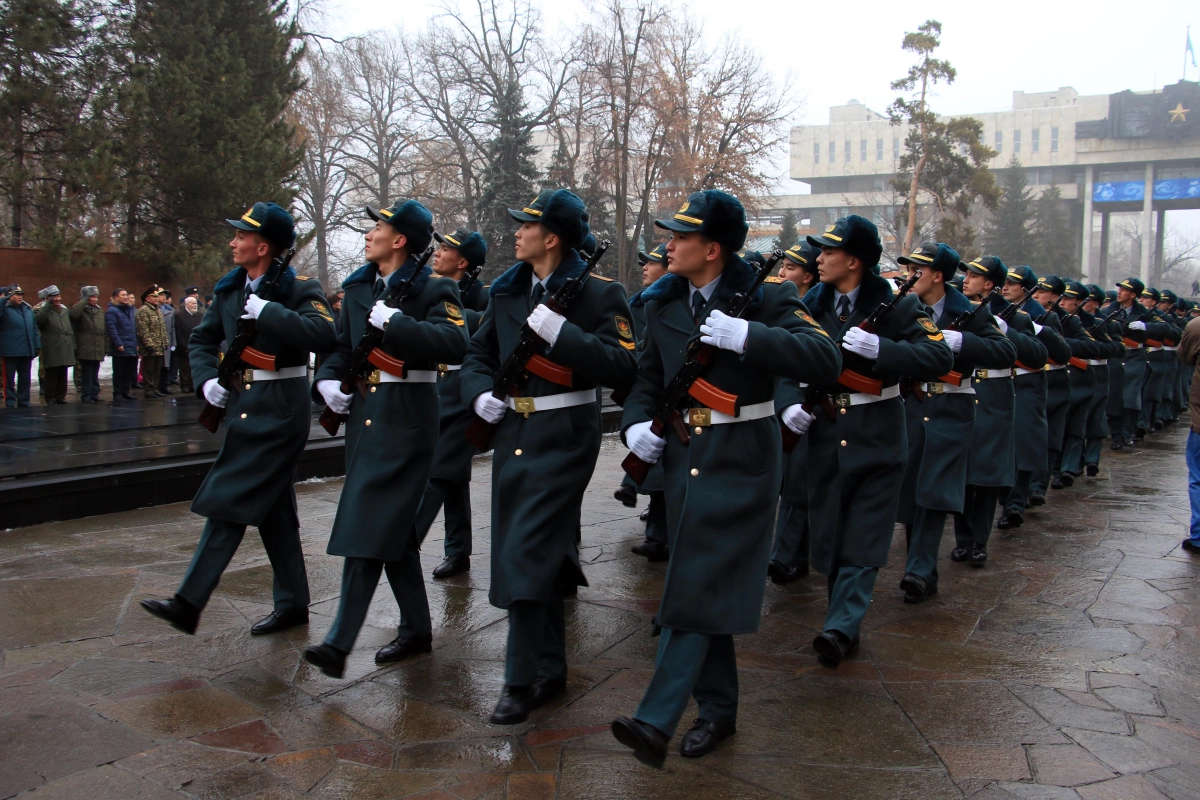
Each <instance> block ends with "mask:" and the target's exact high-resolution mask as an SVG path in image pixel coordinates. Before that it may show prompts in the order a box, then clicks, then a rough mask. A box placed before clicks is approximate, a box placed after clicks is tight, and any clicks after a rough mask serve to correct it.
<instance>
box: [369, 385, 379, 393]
mask: <svg viewBox="0 0 1200 800" xmlns="http://www.w3.org/2000/svg"><path fill="white" fill-rule="evenodd" d="M378 388H379V387H378V386H372V387H371V394H375V390H376V389H378Z"/></svg>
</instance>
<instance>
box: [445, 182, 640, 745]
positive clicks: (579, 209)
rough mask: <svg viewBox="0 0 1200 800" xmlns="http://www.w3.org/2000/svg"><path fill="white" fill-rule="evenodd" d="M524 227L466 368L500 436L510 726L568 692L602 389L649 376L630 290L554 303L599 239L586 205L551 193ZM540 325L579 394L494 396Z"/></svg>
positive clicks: (498, 529)
mask: <svg viewBox="0 0 1200 800" xmlns="http://www.w3.org/2000/svg"><path fill="white" fill-rule="evenodd" d="M509 216H511V217H512V218H513V219H514V220H516V221H517V222H518V223H520V225H521V227H520V228H519V229H518V231H517V234H516V257H517V259H518V261H517V263H516V264H515V265H514V266H513V267H512V268H510V269H509V270H508V271H507V272H505V273H504V274H503V275H501V276H500V277H499V278H497V279H496V281H495V282H493V283H492V289H491V300H490V302H489V303H488V308H487V311H485V312H484V314H483V321H482V322H481V323H480V326H479V330H478V331H477V332H476V334H475V336H474V337H473V338H472V339H471V344H470V347H469V348H468V350H467V357H466V360H465V361H464V362H463V368H462V396H463V398H464V399H467V400H469V401H470V403H471V406H472V408H473V409H474V411H475V414H476V415H477V416H479V417H480V418H481V419H483V420H485V421H487V422H489V423H492V424H495V425H496V426H497V427H496V431H495V435H494V438H493V441H494V443H495V455H494V456H493V460H492V551H491V563H492V571H491V587H490V590H489V595H488V596H489V599H490V601H491V602H492V604H493V605H495V606H497V607H498V608H503V609H507V611H508V623H509V627H508V649H507V653H506V656H505V677H504V683H505V686H504V691H503V693H502V695H501V697H500V700H499V702H497V704H496V708H495V711H493V713H492V715H491V721H492V722H494V723H496V724H498V725H514V724H517V723H519V722H524V721H525V719H527V718H528V716H529V712H530V711H532V710H533V709H535V708H538V707H539V706H541V705H542V704H544V703H545V702H547V701H548V700H550V699H551V698H553V697H554V696H556V695H558V694H561V693H562V692H563V691H565V690H566V682H567V662H566V650H565V640H564V637H565V635H566V634H565V619H564V610H563V599H562V588H563V585H564V584H567V585H570V586H578V585H584V586H586V585H587V583H586V580H585V579H584V577H583V573H582V571H581V569H580V567H579V555H578V552H577V551H576V548H575V533H576V531H577V530H578V527H579V515H580V508H581V506H582V503H583V495H584V492H585V490H586V489H587V485H588V481H589V479H590V478H591V475H592V472H593V470H594V469H595V466H596V458H597V456H598V455H599V453H600V433H601V424H600V406H599V403H598V402H597V396H596V389H597V387H598V386H601V385H603V386H610V387H613V388H614V389H620V390H624V389H627V388H628V387H629V385H630V384H631V383H632V381H633V377H634V375H635V373H636V370H637V363H636V361H635V357H634V350H635V349H636V347H637V345H636V343H635V342H634V336H633V328H632V325H631V324H630V322H629V306H628V305H627V304H626V302H625V291H624V289H622V288H621V286H620V284H617V283H615V282H613V281H610V280H606V279H603V278H597V277H594V278H593V279H591V280H588V281H586V282H585V285H584V286H583V288H582V289H581V290H580V291H579V293H578V294H576V295H575V298H574V300H573V301H572V303H571V307H570V308H568V309H567V313H566V315H565V316H564V315H561V314H558V313H556V312H554V311H552V310H551V309H550V308H549V306H547V305H545V304H543V303H542V299H543V298H546V297H549V296H553V295H554V293H555V292H556V291H557V290H558V289H559V287H561V286H562V285H563V284H564V283H565V282H566V281H568V280H570V279H572V278H574V277H577V276H578V275H580V274H582V272H583V270H584V269H585V267H586V265H585V263H584V262H583V260H582V259H581V258H580V257H579V254H578V253H577V252H576V248H577V247H579V246H580V245H581V244H582V242H583V240H584V237H585V236H586V235H587V233H588V224H587V212H586V211H584V208H583V202H582V201H581V200H580V199H579V198H578V197H576V196H575V195H574V194H572V193H571V192H569V191H567V190H565V189H559V190H557V191H551V190H546V191H544V192H542V193H541V194H539V195H538V197H537V199H536V200H534V201H533V202H532V203H530V204H529V205H528V206H526V207H524V208H522V209H520V210H514V209H509ZM527 322H528V325H529V327H530V329H531V330H533V331H534V333H536V334H537V335H538V336H539V337H540V338H541V339H542V340H543V341H544V342H545V352H544V358H545V359H547V360H549V361H550V362H553V364H556V365H557V366H558V368H559V369H560V371H562V372H565V373H567V374H568V375H570V382H571V385H570V387H567V391H563V389H564V386H563V385H560V384H559V383H554V382H552V381H549V380H546V379H545V378H542V377H540V376H536V375H535V376H533V377H531V378H530V380H529V383H528V384H527V385H526V386H525V387H524V389H522V395H523V396H521V397H511V396H510V397H508V398H507V399H506V400H500V399H498V398H497V397H495V396H494V395H493V392H492V389H493V376H494V374H495V372H496V371H497V370H498V369H499V368H500V366H501V364H503V362H504V360H505V359H506V358H507V357H508V356H509V354H510V353H511V352H512V351H513V349H514V348H515V347H516V345H517V343H518V342H519V340H520V336H521V330H522V327H523V326H524V325H525V324H526V323H527Z"/></svg>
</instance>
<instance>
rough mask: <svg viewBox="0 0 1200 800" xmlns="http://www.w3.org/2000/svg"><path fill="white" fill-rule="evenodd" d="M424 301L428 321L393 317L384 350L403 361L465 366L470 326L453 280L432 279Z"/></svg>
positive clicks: (385, 337) (428, 283) (427, 286)
mask: <svg viewBox="0 0 1200 800" xmlns="http://www.w3.org/2000/svg"><path fill="white" fill-rule="evenodd" d="M422 294H423V297H422V299H423V300H427V301H428V306H427V310H426V312H425V319H423V320H418V319H415V318H413V317H410V316H407V315H404V314H401V315H400V316H396V317H392V319H391V321H390V322H388V326H387V330H386V331H384V334H383V344H382V345H381V346H382V347H383V349H384V350H385V351H386V352H387V353H388V355H391V356H395V357H396V358H399V359H401V360H405V359H408V358H422V359H433V360H435V361H438V362H440V363H443V364H459V363H462V359H463V356H465V355H466V353H467V344H468V343H469V342H470V337H468V336H467V323H466V320H465V319H464V318H463V311H462V306H461V305H459V303H460V300H459V296H458V289H457V288H456V286H455V285H454V283H453V281H442V280H430V281H428V282H426V284H425V291H424V292H423V293H422Z"/></svg>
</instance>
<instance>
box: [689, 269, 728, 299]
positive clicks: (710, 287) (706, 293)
mask: <svg viewBox="0 0 1200 800" xmlns="http://www.w3.org/2000/svg"><path fill="white" fill-rule="evenodd" d="M722 277H724V276H723V275H718V276H717V277H715V278H713V279H712V280H711V281H709V282H708V283H706V284H704V285H703V286H702V287H700V288H699V289H697V288H696V287H695V286H692V284H691V282H690V281H689V282H688V304H689V305H690V304H691V302H692V297H693V296H694V295H695V294H696V292H699V293H700V296H701V297H703V298H704V302H706V303H707V302H708V301H709V300H712V296H713V292H715V291H716V290H717V284H719V283H720V282H721V278H722Z"/></svg>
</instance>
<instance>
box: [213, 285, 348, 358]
mask: <svg viewBox="0 0 1200 800" xmlns="http://www.w3.org/2000/svg"><path fill="white" fill-rule="evenodd" d="M310 284H311V285H310ZM292 291H293V292H299V293H300V296H299V297H298V298H297V301H298V302H296V303H294V305H295V306H296V310H295V311H293V310H292V309H290V308H288V307H287V306H285V305H283V304H282V303H267V304H266V305H265V306H263V309H262V311H261V312H259V315H258V329H259V330H260V331H264V332H266V333H268V334H270V335H271V336H274V337H277V338H279V339H282V340H283V341H286V342H288V343H289V344H291V345H293V346H295V347H298V348H301V349H304V350H308V351H310V352H312V353H317V354H323V353H328V352H330V351H332V350H333V348H334V345H335V344H336V343H337V328H335V327H334V324H333V314H332V313H331V312H330V310H329V304H328V303H326V302H325V293H324V292H323V291H322V290H321V287H320V286H319V285H317V283H316V281H296V282H295V283H293V284H292ZM207 318H208V315H207V314H206V315H205V319H207ZM203 324H204V323H203V322H202V323H201V325H203Z"/></svg>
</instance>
